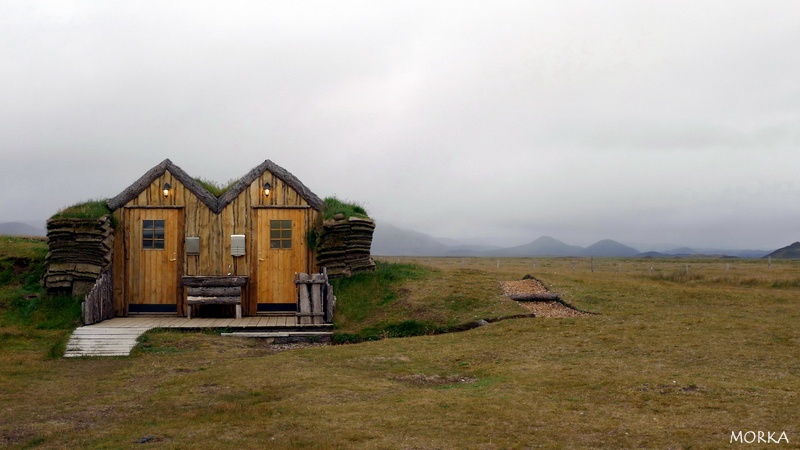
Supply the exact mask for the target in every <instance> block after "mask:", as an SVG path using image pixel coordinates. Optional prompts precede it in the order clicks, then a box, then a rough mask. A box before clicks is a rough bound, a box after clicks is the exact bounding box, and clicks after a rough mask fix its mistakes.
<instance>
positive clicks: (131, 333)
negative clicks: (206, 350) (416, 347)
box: [64, 314, 332, 358]
mask: <svg viewBox="0 0 800 450" xmlns="http://www.w3.org/2000/svg"><path fill="white" fill-rule="evenodd" d="M153 328H182V329H208V328H229V329H231V331H237V332H244V331H247V332H261V333H262V337H264V336H266V337H269V336H270V334H269V333H270V332H272V333H274V334H273V335H272V336H273V337H274V336H283V335H284V334H287V333H288V334H292V335H299V334H303V333H305V334H309V335H318V334H319V333H327V332H328V331H327V330H329V329H331V328H332V325H331V324H323V325H300V324H298V323H297V317H295V316H294V315H288V314H287V315H270V316H254V317H243V318H241V319H187V318H185V317H173V316H132V317H115V318H113V319H109V320H105V321H103V322H99V323H96V324H94V325H87V326H83V327H79V328H76V329H75V331H74V332H73V333H72V336H70V338H69V342H68V343H67V350H66V352H65V353H64V356H65V357H68V358H69V357H78V356H128V355H130V353H131V350H133V347H135V346H136V339H138V338H139V336H141V335H142V334H144V333H145V332H146V331H148V330H152V329H153ZM304 330H305V331H304ZM236 334H237V335H238V334H239V333H236Z"/></svg>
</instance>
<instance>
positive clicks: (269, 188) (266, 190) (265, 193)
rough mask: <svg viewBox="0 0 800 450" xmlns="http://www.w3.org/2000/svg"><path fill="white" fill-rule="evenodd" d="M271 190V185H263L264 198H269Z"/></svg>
mask: <svg viewBox="0 0 800 450" xmlns="http://www.w3.org/2000/svg"><path fill="white" fill-rule="evenodd" d="M271 190H272V185H271V184H269V183H264V197H269V192H270V191H271Z"/></svg>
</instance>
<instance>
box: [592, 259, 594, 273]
mask: <svg viewBox="0 0 800 450" xmlns="http://www.w3.org/2000/svg"><path fill="white" fill-rule="evenodd" d="M592 272H594V256H592Z"/></svg>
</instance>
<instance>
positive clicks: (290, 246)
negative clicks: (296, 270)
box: [281, 241, 292, 248]
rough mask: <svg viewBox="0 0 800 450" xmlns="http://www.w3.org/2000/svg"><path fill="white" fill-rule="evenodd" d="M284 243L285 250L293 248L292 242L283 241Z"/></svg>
mask: <svg viewBox="0 0 800 450" xmlns="http://www.w3.org/2000/svg"><path fill="white" fill-rule="evenodd" d="M281 242H282V243H283V245H282V247H283V248H292V241H281Z"/></svg>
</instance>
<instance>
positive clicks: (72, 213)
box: [51, 199, 111, 219]
mask: <svg viewBox="0 0 800 450" xmlns="http://www.w3.org/2000/svg"><path fill="white" fill-rule="evenodd" d="M107 202H108V199H96V200H88V201H85V202H83V203H78V204H75V205H72V206H67V207H66V208H62V209H61V210H59V211H58V212H57V213H56V214H54V215H53V217H51V218H52V219H99V218H100V217H103V216H105V215H107V214H111V209H110V208H109V207H108V204H107Z"/></svg>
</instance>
